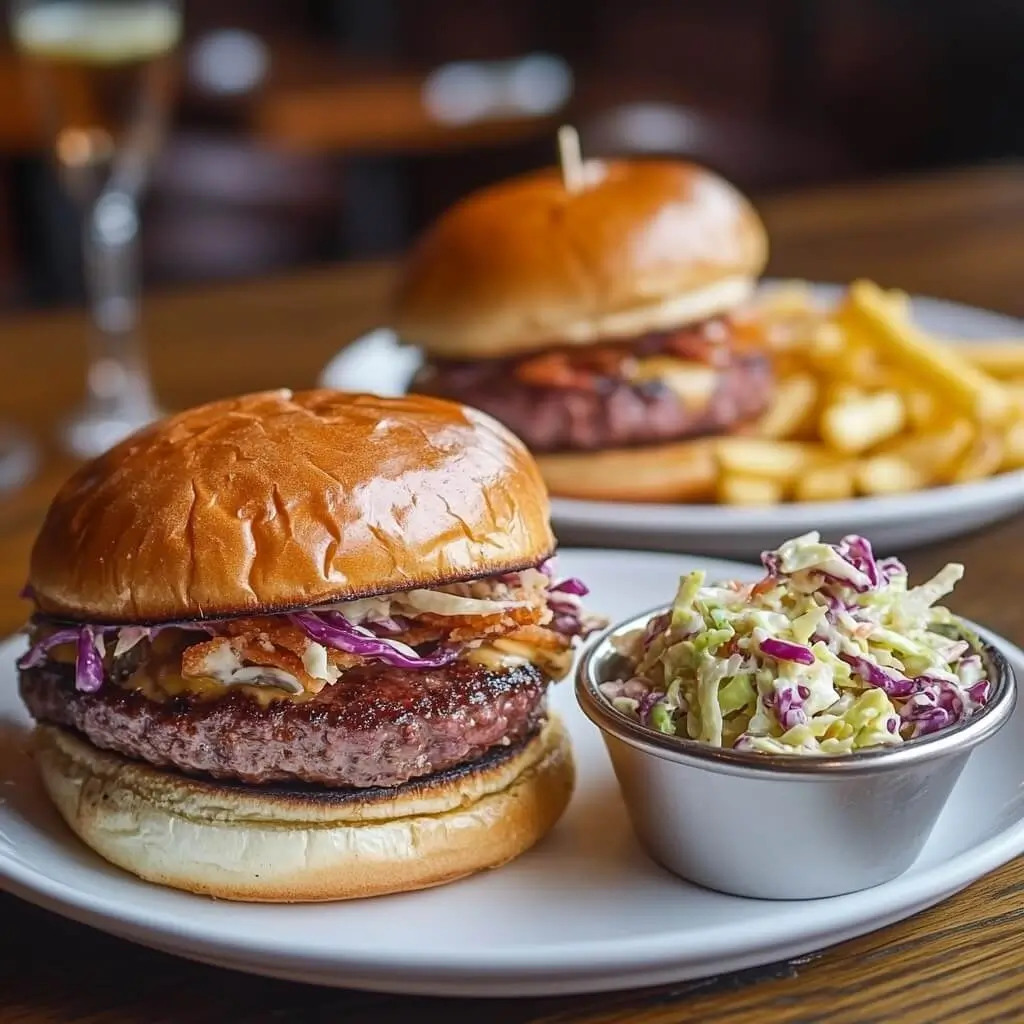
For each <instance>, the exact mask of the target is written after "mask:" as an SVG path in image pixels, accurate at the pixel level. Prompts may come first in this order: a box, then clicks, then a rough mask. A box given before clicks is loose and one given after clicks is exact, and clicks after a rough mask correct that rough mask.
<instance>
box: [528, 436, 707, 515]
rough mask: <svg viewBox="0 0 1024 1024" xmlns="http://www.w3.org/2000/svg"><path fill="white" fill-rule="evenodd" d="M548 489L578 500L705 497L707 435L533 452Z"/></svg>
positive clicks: (688, 499) (687, 499)
mask: <svg viewBox="0 0 1024 1024" xmlns="http://www.w3.org/2000/svg"><path fill="white" fill-rule="evenodd" d="M537 463H538V465H539V466H540V471H541V473H542V474H543V475H544V479H545V481H546V483H547V485H548V489H549V490H550V492H551V493H552V494H555V495H557V496H558V497H560V498H576V499H579V500H583V501H627V502H630V501H636V502H670V503H679V502H701V501H711V500H713V499H714V496H715V487H716V484H717V482H718V463H717V458H716V455H715V442H714V439H713V438H706V437H705V438H697V439H695V440H690V441H677V442H673V443H671V444H658V445H648V446H646V447H642V448H617V449H608V450H606V451H600V452H560V453H558V454H554V455H539V456H538V457H537Z"/></svg>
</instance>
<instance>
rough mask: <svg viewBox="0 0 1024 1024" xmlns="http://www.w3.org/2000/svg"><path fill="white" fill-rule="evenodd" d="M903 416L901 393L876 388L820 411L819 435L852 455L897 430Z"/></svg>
mask: <svg viewBox="0 0 1024 1024" xmlns="http://www.w3.org/2000/svg"><path fill="white" fill-rule="evenodd" d="M906 419H907V413H906V409H905V408H904V405H903V399H902V397H901V396H900V395H899V394H897V393H896V392H895V391H880V392H879V393H878V394H875V395H867V396H866V397H864V398H859V399H856V400H853V401H846V402H837V403H834V404H832V405H829V406H828V407H827V408H826V409H825V411H824V412H823V413H822V414H821V425H820V429H821V436H822V438H823V439H824V440H825V442H826V443H827V444H829V445H830V446H831V447H833V448H835V450H836V451H838V452H843V453H844V454H847V455H855V454H857V453H859V452H865V451H867V450H868V449H869V448H873V447H874V446H875V445H876V444H878V443H879V442H881V441H885V440H887V439H888V438H890V437H892V436H893V435H894V434H898V433H899V432H900V431H901V430H902V429H903V425H904V423H906Z"/></svg>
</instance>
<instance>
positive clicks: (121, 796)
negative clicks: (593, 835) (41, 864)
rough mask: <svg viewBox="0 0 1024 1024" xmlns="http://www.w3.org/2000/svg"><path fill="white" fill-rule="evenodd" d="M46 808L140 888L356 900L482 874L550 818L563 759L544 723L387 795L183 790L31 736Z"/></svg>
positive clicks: (189, 782)
mask: <svg viewBox="0 0 1024 1024" xmlns="http://www.w3.org/2000/svg"><path fill="white" fill-rule="evenodd" d="M35 756H36V760H37V762H38V764H39V768H40V771H41V774H42V777H43V782H44V784H45V786H46V789H47V792H48V793H49V795H50V798H51V799H52V800H53V802H54V804H56V806H57V809H58V810H59V811H60V813H61V816H62V817H63V818H64V820H65V821H66V822H67V823H68V825H70V827H71V828H72V829H73V830H74V832H75V833H76V834H77V835H78V836H79V838H81V839H82V841H83V842H85V843H86V845H88V846H90V847H92V849H94V850H95V851H96V852H97V853H99V854H100V855H101V856H103V857H105V858H106V859H107V860H108V861H110V862H111V863H113V864H116V865H117V866H118V867H121V868H124V869H125V870H127V871H130V872H132V873H133V874H135V875H138V876H139V877H140V878H144V879H146V880H147V881H150V882H156V883H158V884H160V885H167V886H171V887H173V888H175V889H185V890H187V891H189V892H194V893H202V894H205V895H208V896H217V897H220V898H222V899H229V900H246V901H252V902H266V903H291V902H312V901H322V900H344V899H355V898H359V897H365V896H379V895H383V894H385V893H394V892H407V891H410V890H413V889H425V888H428V887H430V886H434V885H441V884H443V883H445V882H451V881H454V880H455V879H457V878H462V877H464V876H466V875H470V874H473V873H474V872H477V871H482V870H484V869H485V868H495V867H498V866H500V865H502V864H504V863H506V862H507V861H509V860H512V859H513V858H514V857H517V856H518V855H519V854H521V853H523V852H524V851H525V850H527V849H529V848H530V847H531V846H533V844H534V843H536V842H537V841H538V840H539V839H540V838H541V837H542V836H543V835H544V834H545V833H546V832H547V831H548V830H549V829H550V828H551V827H552V826H553V825H554V824H555V822H557V821H558V819H559V818H560V817H561V815H562V813H563V811H564V810H565V808H566V806H567V805H568V803H569V797H570V796H571V794H572V789H573V783H574V775H575V773H574V766H573V760H572V749H571V747H570V744H569V738H568V735H567V734H566V732H565V728H564V727H563V725H562V723H561V722H560V721H559V719H558V718H557V717H555V716H551V717H549V719H548V721H547V722H546V724H545V725H544V727H543V728H542V730H541V731H540V732H539V733H538V734H537V735H535V736H534V737H533V739H531V740H529V741H528V742H527V743H525V744H523V745H521V746H518V747H512V748H506V749H502V750H500V751H496V752H494V753H492V754H491V755H489V756H488V757H486V758H484V759H482V760H480V761H477V762H474V763H473V764H469V765H464V766H462V767H460V768H456V769H452V770H451V771H448V772H444V773H441V774H438V775H435V776H431V777H429V778H427V779H423V780H418V781H415V782H410V783H407V784H406V785H404V786H400V787H398V788H396V789H385V788H380V789H372V790H366V791H359V790H352V789H346V790H329V789H317V788H315V787H312V786H309V787H307V786H301V787H279V786H274V787H266V788H264V787H256V786H245V785H242V784H240V783H239V784H235V783H221V782H216V781H207V780H200V779H193V778H190V777H187V776H185V775H181V774H179V773H177V772H173V771H165V770H162V769H158V768H153V767H152V766H150V765H146V764H142V763H139V762H135V761H129V760H127V759H126V758H123V757H121V756H120V755H119V754H114V753H111V752H109V751H106V750H100V749H98V748H96V747H94V746H92V744H90V743H88V742H86V741H85V740H83V739H81V738H80V737H79V736H78V735H77V734H75V733H72V732H68V731H66V730H64V729H58V728H55V727H54V726H48V725H43V726H40V727H39V728H38V729H37V730H36V741H35Z"/></svg>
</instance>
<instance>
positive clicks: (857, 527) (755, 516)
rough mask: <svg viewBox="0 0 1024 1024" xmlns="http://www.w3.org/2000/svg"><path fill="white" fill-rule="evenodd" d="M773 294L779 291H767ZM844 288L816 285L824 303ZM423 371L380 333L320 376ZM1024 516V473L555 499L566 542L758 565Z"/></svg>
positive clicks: (916, 541) (889, 548)
mask: <svg viewBox="0 0 1024 1024" xmlns="http://www.w3.org/2000/svg"><path fill="white" fill-rule="evenodd" d="M767 287H771V285H770V284H769V285H767ZM841 292H842V289H841V288H840V287H839V286H838V285H815V286H814V293H815V295H816V296H817V297H818V298H819V299H820V300H821V301H822V302H833V301H835V299H836V298H837V297H838V296H839V295H840V294H841ZM913 313H914V318H915V319H916V320H917V321H918V322H919V323H920V324H921V325H922V326H923V327H924V328H925V329H926V330H928V331H931V332H934V333H935V334H938V335H942V336H945V337H949V338H957V339H962V340H963V341H964V343H966V344H969V343H970V342H971V341H976V340H984V339H993V338H1013V337H1017V338H1019V337H1024V323H1022V322H1021V321H1020V320H1017V319H1015V318H1013V317H1008V316H1003V315H1001V314H998V313H991V312H988V311H986V310H983V309H974V308H972V307H970V306H962V305H959V304H957V303H953V302H943V301H940V300H938V299H929V298H920V297H916V298H914V299H913ZM419 365H420V355H419V353H418V352H417V351H416V350H415V349H411V348H403V347H401V346H399V344H398V339H397V338H396V336H395V334H394V332H393V331H390V330H388V329H387V328H380V329H378V330H375V331H371V332H370V333H369V334H366V335H364V336H363V337H361V338H359V339H358V340H357V341H356V342H354V343H353V344H352V345H351V346H349V347H348V348H346V349H344V350H343V351H341V352H340V353H338V355H337V356H335V358H334V359H333V360H332V361H331V362H330V363H329V364H328V365H327V367H326V368H325V369H324V371H323V373H322V375H321V378H320V380H321V384H322V385H323V386H324V387H334V388H340V389H342V390H350V391H360V390H361V391H374V392H377V393H379V394H388V395H400V394H404V393H405V390H406V387H407V385H408V382H409V380H410V378H411V377H412V375H413V374H414V373H415V371H416V369H417V368H418V366H419ZM1022 508H1024V471H1020V472H1014V473H1006V474H1003V475H1001V476H996V477H989V478H987V479H985V480H980V481H977V482H974V483H968V484H960V485H957V486H955V487H943V488H937V489H932V490H928V491H919V492H917V493H914V494H906V495H894V496H891V497H882V498H857V499H855V500H852V501H834V502H821V503H817V502H815V503H801V504H788V505H779V506H775V507H770V508H747V507H742V506H734V507H730V506H723V505H650V504H627V503H622V502H604V501H573V500H570V499H566V498H556V499H554V500H553V501H552V503H551V510H552V520H553V522H554V526H555V530H556V532H557V533H558V537H559V540H561V541H562V543H563V544H584V545H601V546H604V545H607V546H610V547H639V548H659V549H663V550H669V551H689V552H696V553H699V554H708V555H723V556H727V557H731V558H756V557H757V555H759V554H760V552H761V551H764V550H765V549H766V548H772V547H777V546H778V545H779V544H780V543H781V542H782V541H783V540H786V539H787V538H788V537H794V536H797V535H798V534H800V533H804V532H806V531H807V530H810V529H817V530H820V531H821V533H822V535H823V537H824V538H825V539H827V540H833V541H834V540H838V539H839V538H840V537H841V536H842V535H843V534H846V533H854V532H859V533H869V534H870V535H871V536H872V538H873V539H874V542H875V545H876V547H877V548H878V550H879V551H880V553H882V554H891V553H894V552H898V551H900V550H906V549H907V548H910V547H915V546H919V545H921V544H927V543H930V542H932V541H936V540H941V539H942V538H944V537H953V536H956V535H958V534H962V533H967V532H969V531H970V530H974V529H977V528H979V527H982V526H987V525H988V524H990V523H994V522H996V521H997V520H999V519H1003V518H1005V517H1006V516H1009V515H1012V514H1013V513H1014V512H1017V511H1019V510H1020V509H1022Z"/></svg>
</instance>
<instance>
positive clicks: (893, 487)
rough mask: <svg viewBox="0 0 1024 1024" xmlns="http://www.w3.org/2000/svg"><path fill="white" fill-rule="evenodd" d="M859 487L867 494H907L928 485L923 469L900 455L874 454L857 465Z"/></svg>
mask: <svg viewBox="0 0 1024 1024" xmlns="http://www.w3.org/2000/svg"><path fill="white" fill-rule="evenodd" d="M856 476H857V489H858V490H859V491H860V493H861V494H865V495H882V494H905V493H906V492H907V491H918V490H920V489H921V488H922V487H925V486H927V484H928V479H927V477H926V476H925V475H924V474H923V473H922V472H921V470H920V469H919V468H918V467H916V466H914V465H913V464H912V463H910V462H907V460H906V459H901V458H900V457H899V456H898V455H872V456H870V457H869V458H866V459H864V460H862V461H861V462H860V464H859V465H858V466H857V472H856Z"/></svg>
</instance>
